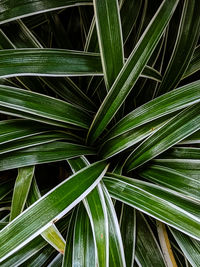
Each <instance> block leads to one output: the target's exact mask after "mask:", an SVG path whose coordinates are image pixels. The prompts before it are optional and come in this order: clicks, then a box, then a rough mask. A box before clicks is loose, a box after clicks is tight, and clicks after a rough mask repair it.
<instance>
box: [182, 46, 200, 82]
mask: <svg viewBox="0 0 200 267" xmlns="http://www.w3.org/2000/svg"><path fill="white" fill-rule="evenodd" d="M198 70H200V45H199V46H198V47H197V48H196V49H195V51H194V54H193V57H192V59H191V61H190V64H189V66H188V67H187V69H186V71H185V73H184V75H183V77H182V78H183V79H184V78H186V77H188V76H190V75H192V74H193V73H195V72H197V71H198Z"/></svg>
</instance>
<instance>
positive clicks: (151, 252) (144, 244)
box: [135, 212, 166, 267]
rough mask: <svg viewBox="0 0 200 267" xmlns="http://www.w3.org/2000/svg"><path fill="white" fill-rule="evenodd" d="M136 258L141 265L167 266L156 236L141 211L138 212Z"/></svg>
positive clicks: (152, 266)
mask: <svg viewBox="0 0 200 267" xmlns="http://www.w3.org/2000/svg"><path fill="white" fill-rule="evenodd" d="M135 260H136V262H137V263H138V265H139V266H149V267H150V266H151V267H154V266H160V267H161V266H162V267H165V266H166V265H165V262H164V258H163V255H162V252H161V250H160V247H159V245H158V242H157V240H156V237H155V235H154V233H153V232H152V229H151V227H150V225H149V224H148V222H147V221H146V219H145V218H144V215H142V214H141V213H140V212H137V238H136V249H135Z"/></svg>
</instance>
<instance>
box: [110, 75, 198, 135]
mask: <svg viewBox="0 0 200 267" xmlns="http://www.w3.org/2000/svg"><path fill="white" fill-rule="evenodd" d="M198 102H200V80H198V81H196V82H193V83H190V84H187V85H184V86H183V87H180V88H178V89H175V90H172V91H171V92H169V93H166V94H164V95H162V96H160V97H157V98H155V99H153V100H151V101H149V102H147V103H146V104H144V105H142V106H140V107H138V108H137V109H135V110H134V111H132V112H130V113H129V114H128V115H127V116H125V117H124V118H123V119H122V120H120V121H119V122H118V123H117V124H116V125H115V126H114V127H113V128H112V129H111V130H110V132H109V134H108V135H107V136H106V139H110V138H113V137H115V136H118V135H120V134H124V133H125V132H127V131H130V130H133V129H135V128H136V127H138V126H141V125H143V124H145V123H147V122H150V121H152V120H155V119H157V118H160V117H162V116H165V115H167V114H170V113H173V112H175V111H178V110H181V109H183V108H185V107H187V106H190V105H192V104H195V103H198Z"/></svg>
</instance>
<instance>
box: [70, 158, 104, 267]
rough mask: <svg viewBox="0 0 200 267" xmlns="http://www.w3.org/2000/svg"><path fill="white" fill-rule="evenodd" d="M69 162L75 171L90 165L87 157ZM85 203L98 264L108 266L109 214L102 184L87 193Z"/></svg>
mask: <svg viewBox="0 0 200 267" xmlns="http://www.w3.org/2000/svg"><path fill="white" fill-rule="evenodd" d="M68 162H69V164H70V166H71V168H72V170H73V172H74V173H75V172H76V171H79V170H80V169H81V168H84V167H86V166H88V164H89V162H88V161H87V160H86V158H85V157H79V158H74V159H70V160H68ZM83 203H84V205H85V208H86V210H87V213H88V215H89V218H90V223H91V226H92V231H93V236H94V241H95V246H96V254H97V262H98V265H99V267H101V266H102V267H103V266H108V261H109V253H108V252H109V251H108V249H109V239H108V238H109V237H108V217H107V216H108V215H107V211H106V204H105V199H104V195H103V192H102V188H101V185H100V184H99V185H98V186H97V187H96V188H94V190H93V191H92V192H91V193H90V194H88V195H87V197H86V198H85V199H84V200H83Z"/></svg>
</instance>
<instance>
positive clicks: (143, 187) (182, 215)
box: [104, 174, 200, 240]
mask: <svg viewBox="0 0 200 267" xmlns="http://www.w3.org/2000/svg"><path fill="white" fill-rule="evenodd" d="M104 182H105V185H106V187H107V188H108V191H109V193H110V194H111V196H112V197H114V198H115V199H118V200H120V201H122V202H124V203H126V204H128V205H130V206H132V207H134V208H136V209H139V210H141V211H142V212H144V213H146V214H148V215H150V216H152V217H154V218H156V219H158V220H160V221H162V222H165V223H166V224H169V225H171V226H173V227H174V228H176V229H178V230H180V231H182V232H184V233H186V234H188V235H190V236H192V237H194V238H195V239H198V240H200V214H199V205H197V204H196V203H195V202H192V201H191V200H190V198H186V197H185V196H183V195H180V194H179V193H178V192H176V191H173V190H169V189H166V188H164V187H161V186H157V185H153V184H151V183H147V182H144V181H140V180H136V179H133V178H128V177H124V176H120V175H114V174H112V175H110V174H109V176H106V178H104Z"/></svg>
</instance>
